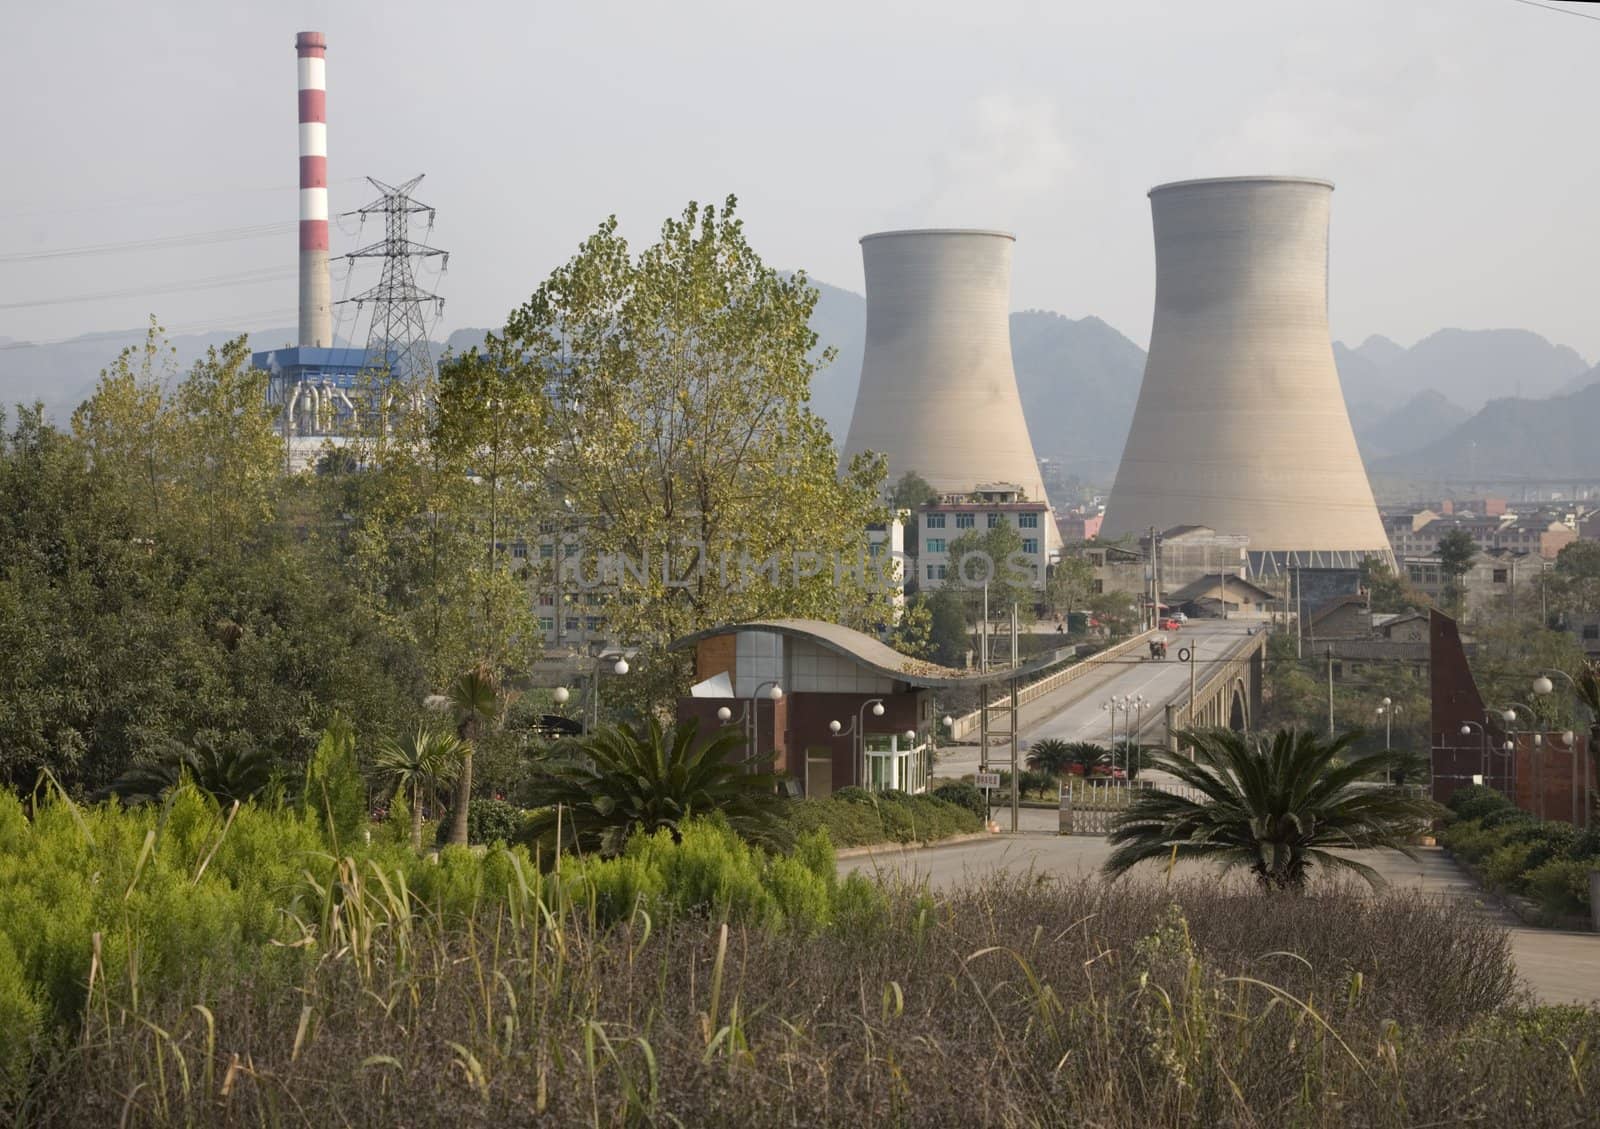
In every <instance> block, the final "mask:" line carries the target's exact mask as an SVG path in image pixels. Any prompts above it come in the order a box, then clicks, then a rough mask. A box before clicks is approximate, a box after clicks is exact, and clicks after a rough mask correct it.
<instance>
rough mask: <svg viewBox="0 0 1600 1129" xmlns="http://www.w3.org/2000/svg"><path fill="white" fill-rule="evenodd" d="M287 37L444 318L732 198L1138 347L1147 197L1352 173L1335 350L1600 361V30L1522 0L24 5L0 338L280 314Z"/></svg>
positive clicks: (2, 91) (821, 236) (337, 178)
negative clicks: (972, 274) (422, 270)
mask: <svg viewBox="0 0 1600 1129" xmlns="http://www.w3.org/2000/svg"><path fill="white" fill-rule="evenodd" d="M1568 7H1570V8H1572V9H1573V10H1576V11H1590V12H1597V9H1600V6H1588V5H1580V4H1571V5H1568ZM1597 14H1600V12H1597ZM299 30H321V31H324V32H326V34H327V36H328V43H329V48H328V114H329V126H328V135H329V170H330V173H329V175H330V177H331V178H332V181H333V183H332V193H331V195H332V207H333V209H334V211H335V212H338V211H343V210H346V209H349V208H354V207H356V206H358V205H359V204H361V203H364V202H365V201H366V200H367V199H368V198H369V196H370V195H371V192H370V190H368V188H367V186H366V185H365V184H364V183H363V182H361V181H360V180H359V179H358V178H359V177H361V176H363V175H367V174H371V175H374V176H378V177H380V178H383V179H386V180H399V179H404V178H406V177H409V176H412V175H414V174H416V173H419V172H423V173H426V174H427V180H426V181H425V182H424V183H423V186H422V188H421V190H420V191H419V196H420V198H421V199H423V200H425V201H426V202H428V203H430V204H432V205H434V206H436V207H437V208H438V222H437V226H436V227H435V229H434V232H433V240H434V242H435V243H437V244H438V245H439V246H442V247H446V248H449V250H450V251H451V259H450V269H449V272H448V274H447V275H445V276H444V277H443V278H442V279H440V280H438V282H437V287H438V289H439V290H440V291H441V292H442V293H443V294H445V295H446V296H447V298H448V305H447V307H446V310H445V317H444V322H443V326H442V329H443V330H445V331H448V330H449V329H452V328H456V327H460V326H467V325H491V324H500V323H501V322H502V321H503V319H504V317H505V314H506V312H507V310H508V309H510V308H511V307H512V306H513V305H515V304H517V303H518V302H520V301H521V300H522V299H524V298H525V297H526V296H527V294H528V293H529V292H530V291H531V290H532V289H533V288H534V286H535V285H536V284H537V283H538V281H539V280H540V279H541V278H543V277H544V276H545V274H547V273H548V272H549V270H550V269H551V268H552V267H554V266H556V265H557V264H558V263H560V262H562V261H563V260H565V259H566V258H567V257H568V256H570V255H571V254H572V252H573V251H574V249H575V248H576V246H577V244H578V243H579V241H580V240H581V239H582V238H583V237H584V236H585V235H586V234H587V233H588V232H589V231H591V230H592V229H593V228H594V226H595V225H596V224H597V223H598V222H599V221H600V220H601V219H603V218H604V217H605V216H606V215H607V214H608V213H613V212H614V213H616V214H617V215H618V216H619V217H620V218H621V220H622V223H623V225H624V229H625V230H626V231H627V232H628V233H629V235H630V237H631V238H633V239H634V240H635V241H636V242H639V243H642V242H643V241H644V240H647V239H648V238H649V237H650V236H651V235H653V233H654V231H655V229H656V228H657V226H658V225H659V223H660V221H661V219H662V218H663V217H665V216H667V215H669V214H672V213H675V212H676V211H678V210H679V209H680V208H681V207H682V206H683V204H684V202H685V201H687V200H689V199H691V198H693V199H700V200H720V199H721V197H723V196H724V195H725V194H727V193H729V192H732V193H736V194H737V195H738V197H739V199H740V204H741V210H742V212H743V214H744V216H745V219H746V224H747V229H748V233H749V235H750V238H751V239H752V241H753V242H754V244H755V245H756V247H757V249H758V250H759V251H760V252H761V253H762V255H763V256H764V257H765V259H766V260H767V262H769V263H770V264H773V265H775V266H783V267H791V266H803V267H805V268H807V269H808V270H809V271H810V272H811V273H812V275H813V276H814V277H816V278H818V279H822V280H825V281H828V282H831V283H834V284H836V285H840V286H845V287H848V288H851V289H855V290H859V289H861V262H860V253H859V248H858V246H857V243H856V240H857V238H858V237H859V236H860V235H861V234H863V233H865V232H868V231H876V230H881V229H884V228H893V227H921V226H932V225H952V226H972V227H1001V228H1006V229H1009V230H1012V231H1014V232H1016V233H1017V236H1018V243H1017V250H1016V275H1015V285H1014V293H1013V299H1014V305H1015V306H1016V307H1017V308H1019V309H1020V308H1028V307H1044V308H1048V309H1053V310H1058V311H1060V312H1062V313H1065V314H1068V315H1070V316H1072V317H1082V316H1084V315H1087V314H1096V315H1099V316H1100V317H1103V318H1105V319H1106V320H1107V321H1109V322H1110V323H1111V324H1113V325H1115V326H1116V327H1117V328H1118V329H1120V330H1122V331H1123V332H1124V333H1126V334H1128V336H1130V337H1132V338H1133V339H1134V340H1136V341H1138V342H1140V343H1141V344H1143V343H1144V342H1145V340H1146V338H1147V335H1148V332H1149V325H1150V303H1151V298H1152V291H1153V277H1152V269H1153V263H1152V252H1151V240H1150V220H1149V208H1148V202H1147V200H1146V199H1145V192H1146V190H1147V189H1148V188H1149V187H1150V186H1151V185H1153V184H1157V183H1160V182H1162V181H1167V180H1174V179H1180V178H1185V177H1195V176H1220V175H1237V174H1244V173H1268V172H1281V173H1297V174H1306V175H1314V176H1320V177H1326V178H1329V179H1331V180H1333V181H1334V182H1335V183H1336V185H1337V191H1336V192H1335V194H1334V200H1333V253H1332V268H1331V269H1332V279H1331V282H1332V314H1333V329H1334V334H1335V336H1337V337H1340V338H1343V339H1346V340H1349V341H1352V342H1355V341H1359V340H1361V339H1363V338H1364V337H1366V336H1367V335H1368V334H1372V333H1382V334H1385V335H1387V336H1390V337H1393V338H1395V339H1396V340H1398V341H1400V342H1401V343H1403V344H1410V343H1411V342H1413V341H1414V340H1416V339H1417V338H1418V337H1420V336H1423V335H1425V334H1427V333H1429V332H1431V331H1433V330H1435V329H1438V328H1440V327H1443V326H1460V327H1464V328H1491V327H1505V326H1516V327H1522V328H1527V329H1532V330H1535V331H1537V332H1539V333H1542V334H1545V335H1546V336H1548V337H1550V338H1552V339H1553V340H1556V341H1558V342H1563V343H1566V344H1570V345H1572V346H1573V347H1575V348H1577V349H1578V350H1579V351H1580V352H1582V353H1584V354H1585V356H1587V357H1589V358H1591V359H1594V358H1596V357H1600V319H1597V318H1596V317H1595V316H1594V315H1595V312H1596V310H1597V309H1600V301H1597V297H1600V295H1597V291H1600V274H1597V271H1596V269H1595V264H1596V263H1597V262H1600V233H1597V230H1596V225H1595V224H1594V223H1593V222H1592V215H1593V209H1594V205H1593V200H1594V199H1595V197H1596V188H1597V182H1600V176H1597V173H1600V145H1596V143H1595V138H1596V135H1597V126H1600V89H1597V84H1596V81H1595V78H1594V73H1595V71H1594V60H1595V58H1596V57H1597V55H1600V22H1595V21H1591V20H1585V19H1578V18H1573V17H1572V16H1565V15H1559V14H1556V13H1554V12H1549V11H1542V10H1539V9H1538V8H1535V7H1532V6H1528V5H1525V4H1519V3H1516V2H1515V0H1329V2H1327V3H1323V4H1319V5H1312V4H1308V3H1293V2H1284V0H1208V2H1207V3H1204V4H1198V3H1194V2H1193V0H1144V2H1141V0H1097V2H1089V0H1048V2H1039V3H1008V2H1004V0H981V2H980V0H974V2H968V3H947V2H944V0H918V2H916V3H895V4H887V3H874V2H872V0H852V2H848V3H833V2H830V0H816V2H812V3H807V4H794V3H790V4H784V5H771V4H763V3H759V2H757V0H737V2H735V0H728V2H725V3H716V2H699V0H674V2H672V3H642V2H641V3H632V4H620V3H602V2H595V0H589V2H586V3H565V4H549V3H542V2H537V0H535V2H529V0H522V2H515V3H513V2H509V0H494V2H490V0H455V2H453V3H441V2H439V0H433V2H430V3H419V2H414V0H386V2H383V3H377V2H368V3H338V4H335V3H328V2H316V0H286V2H284V3H273V4H260V3H256V4H249V5H245V4H242V3H230V2H227V0H207V2H197V0H164V2H163V0H155V2H154V3H150V4H127V3H121V2H117V3H113V2H109V0H101V2H97V3H89V2H84V0H49V2H45V0H19V2H18V3H17V4H15V5H12V6H10V7H9V8H8V16H7V32H8V34H7V35H6V36H5V37H3V38H0V95H3V97H4V98H5V100H6V103H7V104H8V105H10V106H11V107H12V112H11V113H9V114H7V115H6V126H5V131H4V133H5V139H6V149H7V151H8V152H9V153H10V154H11V157H12V161H11V163H10V164H9V166H8V170H7V172H8V175H6V176H4V177H0V217H3V218H4V221H5V222H4V229H3V231H4V234H3V235H0V336H9V337H13V338H24V339H33V340H48V339H56V338H61V337H66V336H70V335H73V334H76V333H80V332H87V331H94V330H103V329H115V328H124V327H128V326H133V325H137V324H139V323H140V322H142V321H143V319H144V317H145V316H146V315H147V314H148V313H150V312H155V313H157V314H159V315H160V316H161V318H162V319H163V320H164V321H165V322H166V323H167V324H168V325H170V326H173V327H176V328H179V329H183V328H189V327H194V328H207V329H210V328H224V327H229V328H231V327H235V326H238V327H244V328H258V327H264V326H282V325H289V324H292V323H293V311H294V306H295V293H294V291H295V282H294V280H293V277H292V274H293V270H294V265H295V247H296V242H295V235H294V231H293V228H292V223H293V221H294V219H295V214H296V213H295V209H296V194H295V183H296V175H297V174H296V168H297V166H296V151H295V146H296V129H295V61H294V46H293V44H294V33H295V32H296V31H299ZM272 223H283V224H285V225H286V226H285V227H284V229H283V231H281V232H279V233H276V234H274V235H273V237H271V238H256V239H249V240H242V241H236V242H226V243H213V244H204V245H200V246H180V247H176V248H165V249H159V250H146V251H140V252H137V253H122V254H115V255H97V256H77V257H71V258H56V259H44V260H33V261H19V260H18V258H17V256H18V255H20V254H23V253H27V252H36V251H44V250H55V249H60V248H77V247H83V246H87V245H96V244H107V243H120V242H124V241H129V240H139V239H148V238H159V237H167V236H181V235H189V234H194V233H203V232H209V231H215V230H218V229H232V228H239V227H244V226H248V225H257V224H272ZM371 234H372V233H371V231H370V228H369V232H368V236H369V237H370V236H371ZM354 245H355V229H354V227H353V225H352V226H350V228H349V230H348V232H342V231H340V230H338V229H336V230H335V232H334V250H335V253H337V252H339V251H343V250H349V249H351V248H352V247H353V246H354ZM247 272H259V273H258V274H254V275H252V277H264V278H266V279H268V281H264V282H256V283H253V284H243V283H241V282H240V281H238V280H237V277H238V276H239V275H241V274H246V273H247ZM280 276H281V277H280ZM218 279H222V280H225V281H220V282H212V283H211V284H210V285H209V286H207V287H206V288H201V289H187V290H183V291H181V292H178V291H176V290H174V289H173V288H175V287H178V286H182V285H184V284H189V283H194V282H196V281H197V280H218ZM357 281H358V282H359V281H360V276H358V280H357ZM141 288H162V290H163V292H162V293H158V294H150V293H142V294H141V295H135V296H128V297H118V298H114V299H105V300H97V301H92V302H84V301H69V302H53V303H52V304H49V305H29V306H26V307H19V305H18V304H19V303H38V302H41V301H50V300H54V299H73V298H78V297H80V296H83V295H89V294H105V293H122V292H127V291H130V290H135V289H141ZM334 289H335V296H336V297H337V296H339V295H340V293H341V292H342V291H343V289H344V284H343V282H342V281H341V280H340V273H339V272H336V274H335V283H334ZM279 343H280V342H265V343H264V344H279Z"/></svg>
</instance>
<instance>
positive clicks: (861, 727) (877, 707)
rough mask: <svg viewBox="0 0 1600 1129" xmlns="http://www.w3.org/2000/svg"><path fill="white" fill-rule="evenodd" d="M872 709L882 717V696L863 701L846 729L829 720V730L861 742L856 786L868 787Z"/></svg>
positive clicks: (877, 715) (834, 733)
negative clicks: (868, 734) (868, 730)
mask: <svg viewBox="0 0 1600 1129" xmlns="http://www.w3.org/2000/svg"><path fill="white" fill-rule="evenodd" d="M868 709H871V710H872V716H873V717H882V716H883V714H884V707H883V699H882V698H868V699H867V700H866V701H864V702H862V703H861V708H860V709H858V710H857V711H856V716H855V717H853V718H851V719H850V728H849V729H846V728H845V727H844V726H843V725H841V724H840V723H839V722H838V721H830V722H828V732H829V733H832V734H833V735H834V736H835V737H854V738H856V739H857V740H858V741H859V742H860V749H861V751H860V754H859V755H858V756H857V757H856V786H857V787H860V788H865V787H867V734H866V725H867V710H868ZM945 724H947V725H949V724H951V719H950V718H945Z"/></svg>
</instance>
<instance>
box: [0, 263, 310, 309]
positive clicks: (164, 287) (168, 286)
mask: <svg viewBox="0 0 1600 1129" xmlns="http://www.w3.org/2000/svg"><path fill="white" fill-rule="evenodd" d="M298 274H299V271H298V269H296V268H294V267H288V268H285V267H265V268H259V269H257V270H250V271H240V272H239V273H237V274H219V275H213V276H212V277H210V278H196V279H191V280H189V281H187V282H169V283H163V284H160V285H157V286H130V287H126V288H124V289H121V290H102V291H99V292H98V293H94V294H68V295H62V296H59V297H55V298H35V299H32V300H30V301H27V302H5V303H0V310H31V309H37V308H38V307H41V306H70V305H72V304H74V303H76V302H105V301H112V300H114V299H117V298H139V297H143V296H144V295H146V294H180V293H182V292H183V291H185V290H212V289H217V288H221V287H233V286H255V285H258V284H260V283H263V282H282V281H284V280H286V279H291V278H295V277H296V276H297V275H298Z"/></svg>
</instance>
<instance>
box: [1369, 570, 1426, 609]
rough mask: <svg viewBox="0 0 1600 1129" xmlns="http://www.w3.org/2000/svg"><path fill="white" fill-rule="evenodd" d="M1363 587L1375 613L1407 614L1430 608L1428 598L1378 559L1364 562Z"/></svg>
mask: <svg viewBox="0 0 1600 1129" xmlns="http://www.w3.org/2000/svg"><path fill="white" fill-rule="evenodd" d="M1361 587H1362V588H1364V589H1365V590H1366V592H1367V596H1368V599H1369V600H1370V601H1371V604H1372V610H1373V611H1375V612H1388V613H1393V612H1407V611H1414V610H1420V609H1423V608H1426V607H1427V606H1428V600H1427V597H1426V596H1424V595H1422V593H1420V592H1418V591H1416V590H1415V589H1414V588H1412V587H1411V585H1410V584H1408V583H1407V582H1406V581H1405V580H1404V579H1403V578H1402V577H1400V576H1398V575H1396V573H1395V571H1394V569H1392V568H1390V567H1389V566H1388V565H1387V564H1385V563H1384V562H1383V561H1381V560H1379V559H1378V558H1376V557H1367V558H1365V559H1364V560H1362V562H1361Z"/></svg>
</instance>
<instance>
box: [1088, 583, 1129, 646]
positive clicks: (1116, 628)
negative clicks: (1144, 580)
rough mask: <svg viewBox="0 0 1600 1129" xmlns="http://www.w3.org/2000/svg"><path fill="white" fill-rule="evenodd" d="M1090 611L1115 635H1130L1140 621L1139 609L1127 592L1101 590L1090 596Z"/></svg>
mask: <svg viewBox="0 0 1600 1129" xmlns="http://www.w3.org/2000/svg"><path fill="white" fill-rule="evenodd" d="M1088 607H1089V611H1090V612H1091V613H1092V614H1093V615H1094V618H1095V619H1096V620H1098V621H1099V622H1100V624H1101V626H1103V627H1104V628H1105V629H1106V631H1107V632H1108V633H1109V634H1110V635H1111V636H1112V637H1113V638H1115V637H1118V636H1123V635H1129V634H1131V633H1132V632H1133V629H1134V627H1135V625H1137V624H1138V622H1139V609H1138V608H1137V607H1136V606H1135V605H1134V603H1133V597H1132V596H1130V595H1128V593H1126V592H1099V593H1096V594H1095V595H1093V596H1091V597H1089V604H1088Z"/></svg>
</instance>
